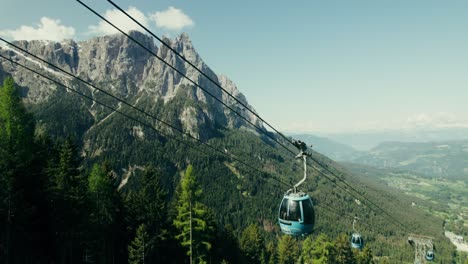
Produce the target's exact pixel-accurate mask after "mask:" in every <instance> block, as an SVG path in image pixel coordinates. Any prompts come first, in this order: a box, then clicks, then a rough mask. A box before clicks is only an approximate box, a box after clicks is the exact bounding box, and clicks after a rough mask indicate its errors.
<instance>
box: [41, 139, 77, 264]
mask: <svg viewBox="0 0 468 264" xmlns="http://www.w3.org/2000/svg"><path fill="white" fill-rule="evenodd" d="M80 162H81V160H80V158H79V155H78V151H77V148H76V146H75V145H74V144H73V143H72V141H71V140H70V139H66V140H65V141H64V142H63V143H62V144H61V145H60V148H59V153H58V158H57V161H56V162H55V164H53V165H52V166H51V168H49V169H48V175H49V177H48V178H49V179H50V183H49V196H50V201H51V206H52V212H53V219H52V221H53V222H52V223H53V224H52V229H53V232H54V234H55V240H56V242H55V245H54V248H55V249H56V251H57V252H58V259H57V261H59V262H67V263H73V262H74V260H75V259H76V258H77V256H78V255H79V254H80V252H79V251H80V250H79V247H78V246H79V241H80V240H82V239H83V237H82V232H80V229H82V228H83V222H84V220H83V213H84V211H85V210H84V206H83V201H84V200H85V194H84V190H85V182H84V180H83V178H82V176H81V175H80V172H79V170H78V167H79V166H80Z"/></svg>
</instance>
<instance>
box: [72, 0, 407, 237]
mask: <svg viewBox="0 0 468 264" xmlns="http://www.w3.org/2000/svg"><path fill="white" fill-rule="evenodd" d="M76 1H77V2H79V3H80V4H81V5H82V6H84V7H85V8H87V9H88V10H89V11H91V12H92V13H94V14H95V15H96V16H98V17H99V18H101V19H102V20H103V21H105V22H106V23H108V24H109V25H110V26H112V27H114V28H115V29H116V30H118V31H119V32H120V33H122V34H123V35H125V36H126V37H127V38H129V39H130V40H132V41H133V42H135V43H136V44H137V45H139V46H140V47H142V48H143V49H145V50H146V51H147V52H149V53H150V54H152V55H153V56H155V57H156V58H158V59H159V60H160V61H161V62H163V63H164V64H166V65H167V66H168V67H170V68H171V69H172V70H174V71H175V72H176V73H178V74H180V75H181V76H183V77H184V78H185V79H187V80H188V81H189V82H190V83H192V84H193V85H195V86H196V87H197V88H199V89H201V90H202V91H204V92H205V93H207V94H208V95H209V96H211V97H212V98H214V99H215V100H216V101H218V102H219V103H221V104H223V105H224V106H225V107H226V108H228V109H229V110H230V111H232V112H233V113H235V114H237V115H238V116H239V117H240V118H242V119H243V120H245V121H246V122H248V123H249V124H250V125H252V126H253V127H255V128H256V129H257V130H258V131H259V132H260V133H262V134H264V135H266V136H267V137H269V138H270V139H272V140H273V141H275V142H276V143H278V144H279V145H281V146H282V147H283V148H284V149H286V150H287V151H289V152H290V153H292V154H295V153H294V152H293V151H292V150H291V149H289V148H288V147H286V146H285V145H284V144H283V143H281V142H280V141H278V140H277V139H276V138H275V137H273V136H272V135H270V134H269V133H267V132H266V131H265V130H264V129H262V128H260V127H258V126H257V125H255V124H254V123H252V122H251V121H250V120H248V119H247V118H245V117H244V116H243V115H241V114H240V113H239V112H237V111H235V110H234V109H233V108H232V107H231V106H229V105H227V104H226V103H225V102H223V101H222V100H221V99H219V98H217V97H216V96H214V95H213V94H212V93H210V92H209V91H207V90H206V89H205V88H203V87H202V86H201V85H199V84H198V83H197V82H195V81H193V80H192V79H190V78H189V77H187V76H186V75H184V74H183V73H182V72H181V71H180V70H178V69H177V68H175V67H174V66H173V65H171V64H170V63H168V62H166V61H165V60H164V59H162V58H161V57H159V56H158V55H157V54H155V53H154V52H153V51H151V50H150V49H148V48H147V47H145V46H144V45H143V44H141V43H140V42H139V41H137V40H136V39H135V38H133V37H131V36H130V35H129V34H127V33H125V32H124V31H123V30H122V29H120V28H119V27H117V26H115V25H114V24H113V23H112V22H110V21H109V20H107V19H106V18H104V17H103V16H101V15H100V14H99V13H97V12H96V11H95V10H93V9H92V8H91V7H89V6H88V5H86V4H84V3H83V2H82V1H80V0H76ZM119 10H122V9H121V8H119ZM127 16H129V15H128V14H127ZM132 20H134V21H135V19H132ZM139 24H141V23H139ZM148 31H149V30H148ZM150 34H151V35H153V36H155V35H154V34H153V33H150ZM158 39H159V38H158ZM162 43H163V44H166V43H164V42H163V41H162ZM166 45H167V44H166ZM171 50H173V49H171ZM176 54H177V55H179V57H181V58H182V57H183V56H182V55H180V54H178V53H176ZM183 60H184V59H183ZM185 61H186V59H185ZM190 64H192V65H193V63H190ZM194 69H195V70H198V71H199V72H201V70H199V69H198V68H197V67H194ZM202 75H203V76H205V75H206V74H202ZM212 81H214V80H212ZM216 86H219V87H220V85H219V84H218V85H216ZM220 88H221V89H222V90H225V89H223V88H222V87H220ZM227 94H228V95H229V96H230V97H231V98H235V97H234V96H232V95H231V94H230V93H227ZM236 99H237V98H235V99H234V100H236ZM236 101H238V99H237V100H236ZM245 108H246V109H248V110H249V112H252V113H254V111H253V110H251V109H250V108H248V107H246V106H245ZM254 115H255V116H256V117H258V118H259V119H260V120H263V119H262V118H261V117H260V116H259V115H258V114H256V113H254ZM265 124H267V125H268V126H269V127H271V128H272V129H273V130H274V131H275V132H277V133H278V135H280V136H281V137H282V138H284V139H286V141H288V142H289V143H291V144H293V142H292V141H291V139H289V138H288V137H286V136H285V135H283V134H282V133H281V132H279V131H278V130H276V129H274V128H273V127H272V126H271V125H269V124H268V123H266V122H265ZM312 160H313V161H315V162H316V163H317V164H319V166H321V167H323V168H325V169H326V167H325V166H324V165H322V164H321V163H320V162H318V161H317V160H316V159H313V158H312ZM308 165H309V166H310V167H311V168H313V169H314V170H316V171H318V172H319V173H320V174H321V175H323V176H324V177H325V178H327V180H329V181H331V182H332V183H333V184H335V185H336V186H338V187H340V188H341V189H343V190H345V191H346V192H348V193H349V194H350V195H351V196H353V197H354V198H356V199H358V200H359V198H358V197H356V195H354V194H353V193H352V192H351V191H350V190H348V189H346V188H344V187H342V186H340V185H338V184H337V183H336V182H334V181H333V180H332V179H331V178H330V177H329V176H327V175H326V174H325V173H323V172H322V170H320V169H318V168H317V167H316V166H314V165H311V164H310V163H308ZM326 170H327V171H328V172H329V173H330V174H331V175H333V176H334V177H336V178H337V179H338V181H340V182H342V183H343V184H345V185H346V186H347V187H349V188H350V189H351V190H352V191H354V192H355V193H357V194H358V195H360V196H362V197H363V198H364V199H365V200H366V201H368V202H369V203H370V204H371V205H373V206H374V207H376V208H377V209H379V211H381V212H383V213H384V214H386V215H387V216H389V217H390V218H392V219H394V220H395V221H396V222H397V223H398V224H399V225H401V226H402V227H404V229H406V230H409V228H408V227H406V226H405V225H404V224H403V223H401V222H400V221H398V220H397V219H396V218H394V217H393V216H392V215H391V214H389V213H387V212H386V211H384V210H383V209H382V208H381V207H380V206H378V205H377V204H375V203H374V202H372V201H370V200H369V199H368V198H367V197H365V196H364V195H363V194H362V193H361V192H359V191H358V190H357V189H356V188H354V187H352V186H351V185H350V184H348V183H347V182H346V181H345V180H343V179H342V178H341V177H339V176H337V175H336V174H334V173H332V172H331V171H329V170H328V169H326ZM369 208H371V207H369ZM371 210H372V208H371ZM395 225H396V224H395Z"/></svg>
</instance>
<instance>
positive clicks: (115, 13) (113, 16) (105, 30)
mask: <svg viewBox="0 0 468 264" xmlns="http://www.w3.org/2000/svg"><path fill="white" fill-rule="evenodd" d="M126 12H127V13H128V14H129V15H131V16H132V17H133V18H134V19H136V20H137V21H138V22H140V23H141V24H142V25H143V26H145V27H148V21H149V19H148V18H147V17H146V15H145V14H143V12H141V11H140V10H138V9H137V8H135V7H132V6H131V7H129V8H128V9H127V10H126ZM104 17H105V18H106V19H107V20H109V21H110V22H111V23H113V24H114V25H115V26H117V27H118V28H120V29H121V30H122V31H124V32H126V33H128V32H129V31H130V30H138V31H141V30H142V29H141V28H140V26H138V25H137V24H136V23H135V22H133V21H132V20H131V19H130V18H128V17H127V16H126V15H125V14H123V13H122V12H120V11H119V10H117V9H112V10H107V11H106V13H105V14H104ZM118 32H119V31H117V30H116V29H115V28H114V27H112V26H111V25H109V24H108V23H107V22H105V21H100V22H99V24H97V25H91V26H89V33H90V34H93V35H110V34H114V33H118Z"/></svg>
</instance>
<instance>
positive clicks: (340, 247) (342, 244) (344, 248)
mask: <svg viewBox="0 0 468 264" xmlns="http://www.w3.org/2000/svg"><path fill="white" fill-rule="evenodd" d="M335 247H336V258H335V263H337V264H355V263H356V259H355V257H354V253H353V251H352V249H351V246H350V242H349V238H348V237H347V236H346V234H342V235H340V236H339V237H338V238H337V239H336V240H335Z"/></svg>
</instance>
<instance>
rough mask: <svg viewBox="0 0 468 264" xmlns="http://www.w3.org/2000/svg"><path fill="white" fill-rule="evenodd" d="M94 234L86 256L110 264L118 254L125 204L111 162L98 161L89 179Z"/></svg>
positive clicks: (91, 229)
mask: <svg viewBox="0 0 468 264" xmlns="http://www.w3.org/2000/svg"><path fill="white" fill-rule="evenodd" d="M88 196H89V201H90V204H91V214H90V216H89V221H90V223H89V228H90V237H89V239H88V245H87V253H86V255H87V256H88V258H90V259H94V261H96V262H99V263H107V262H109V261H110V260H111V259H112V256H113V254H114V243H115V242H117V241H116V240H117V237H118V235H119V234H118V230H119V229H118V227H117V226H116V224H118V221H117V218H118V211H119V209H120V207H121V205H120V201H119V199H120V196H119V194H118V193H117V190H116V187H115V183H114V178H113V175H112V173H111V170H110V168H109V166H108V164H106V163H104V164H102V165H100V164H95V165H94V166H93V169H92V171H91V174H90V175H89V178H88Z"/></svg>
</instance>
